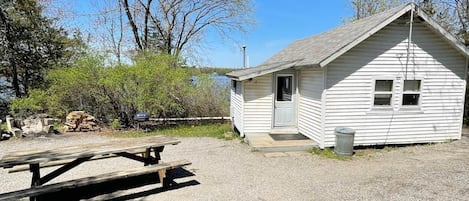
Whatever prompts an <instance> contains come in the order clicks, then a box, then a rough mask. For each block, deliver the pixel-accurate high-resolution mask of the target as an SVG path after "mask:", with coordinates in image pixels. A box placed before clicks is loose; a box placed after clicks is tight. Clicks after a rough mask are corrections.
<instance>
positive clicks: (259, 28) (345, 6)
mask: <svg viewBox="0 0 469 201" xmlns="http://www.w3.org/2000/svg"><path fill="white" fill-rule="evenodd" d="M56 1H58V2H62V3H64V2H65V3H64V4H59V5H60V6H65V7H69V8H68V9H70V10H75V12H77V13H78V15H77V16H74V17H73V18H72V19H66V20H65V21H66V22H65V26H67V24H71V25H70V26H72V27H80V28H81V29H83V28H84V29H89V30H88V31H89V32H91V33H96V32H95V30H93V28H92V25H91V24H92V23H94V22H93V21H92V20H91V18H92V17H93V16H94V15H96V13H98V12H99V5H98V4H100V3H102V2H101V0H100V1H95V0H88V1H85V0H79V1H78V0H56ZM110 1H113V0H110ZM253 3H254V9H255V15H254V17H255V19H256V21H257V24H256V25H255V26H253V27H252V28H251V29H250V31H249V32H248V33H246V34H241V33H233V35H232V36H230V37H231V38H233V39H235V40H222V39H220V37H218V36H217V35H214V34H208V35H207V36H208V37H207V38H206V39H205V41H204V45H203V46H204V47H205V48H206V49H205V50H203V51H202V52H201V54H200V55H198V56H199V57H200V59H199V60H198V61H197V62H195V63H194V64H195V65H198V66H213V67H229V68H241V67H242V65H243V62H242V48H241V47H242V45H246V47H247V48H246V52H247V55H248V60H249V62H248V64H249V66H256V65H259V64H261V63H262V62H263V61H265V60H266V59H268V58H269V57H271V56H272V55H274V54H275V53H276V52H278V51H280V50H281V49H282V48H284V47H285V46H287V45H288V44H289V43H291V42H293V41H295V40H298V39H301V38H305V37H308V36H312V35H315V34H318V33H321V32H324V31H327V30H330V29H332V28H334V27H337V26H340V25H342V24H343V21H344V19H346V18H348V17H350V16H351V15H352V8H351V4H350V1H349V0H257V1H256V0H253ZM65 9H66V10H67V8H65ZM85 32H86V30H85ZM194 64H192V65H194Z"/></svg>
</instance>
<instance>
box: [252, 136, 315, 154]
mask: <svg viewBox="0 0 469 201" xmlns="http://www.w3.org/2000/svg"><path fill="white" fill-rule="evenodd" d="M247 138H248V143H249V146H251V151H259V152H291V151H308V150H310V149H312V148H314V147H318V144H317V143H316V142H314V141H312V140H280V141H275V140H273V139H272V138H271V137H270V136H269V135H268V134H256V135H250V136H247Z"/></svg>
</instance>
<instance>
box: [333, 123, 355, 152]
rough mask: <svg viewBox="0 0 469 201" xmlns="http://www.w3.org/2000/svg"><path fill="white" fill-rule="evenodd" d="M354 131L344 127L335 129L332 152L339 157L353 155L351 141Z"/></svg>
mask: <svg viewBox="0 0 469 201" xmlns="http://www.w3.org/2000/svg"><path fill="white" fill-rule="evenodd" d="M354 137H355V130H353V129H351V128H346V127H337V128H335V147H334V152H335V154H337V155H340V156H351V155H353V139H354Z"/></svg>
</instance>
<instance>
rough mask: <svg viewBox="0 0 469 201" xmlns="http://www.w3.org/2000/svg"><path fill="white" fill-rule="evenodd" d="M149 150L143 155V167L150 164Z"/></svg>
mask: <svg viewBox="0 0 469 201" xmlns="http://www.w3.org/2000/svg"><path fill="white" fill-rule="evenodd" d="M150 152H151V148H147V149H145V153H143V158H145V162H143V165H144V166H147V165H150V164H151V156H150Z"/></svg>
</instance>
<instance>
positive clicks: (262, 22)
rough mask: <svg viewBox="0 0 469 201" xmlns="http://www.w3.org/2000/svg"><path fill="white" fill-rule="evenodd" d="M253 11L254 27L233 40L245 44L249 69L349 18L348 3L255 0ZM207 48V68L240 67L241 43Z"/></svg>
mask: <svg viewBox="0 0 469 201" xmlns="http://www.w3.org/2000/svg"><path fill="white" fill-rule="evenodd" d="M255 10H256V15H255V17H256V20H257V25H256V26H255V27H254V28H252V30H251V31H250V32H249V33H247V34H245V35H244V34H243V35H238V36H236V37H235V38H238V39H239V41H241V43H243V42H244V44H245V45H246V52H247V55H248V57H249V65H250V66H256V65H259V64H261V63H262V62H263V61H265V60H266V59H268V58H269V57H271V56H272V55H274V54H275V53H276V52H278V51H280V50H281V49H282V48H284V47H286V46H287V45H288V44H290V43H291V42H293V41H295V40H298V39H301V38H305V37H309V36H312V35H315V34H318V33H321V32H324V31H327V30H330V29H332V28H334V27H337V26H340V25H342V24H343V20H344V19H346V18H348V17H349V16H351V15H352V8H351V6H350V1H349V0H302V1H300V0H291V1H287V0H258V1H255ZM209 40H210V39H209ZM208 45H210V46H211V50H208V52H209V55H210V60H211V62H209V65H211V66H217V67H232V68H241V67H242V65H243V62H242V50H241V49H242V48H241V46H242V45H243V44H237V43H235V42H231V43H230V41H225V42H218V43H217V42H216V39H214V40H213V41H212V42H209V44H208Z"/></svg>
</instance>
